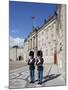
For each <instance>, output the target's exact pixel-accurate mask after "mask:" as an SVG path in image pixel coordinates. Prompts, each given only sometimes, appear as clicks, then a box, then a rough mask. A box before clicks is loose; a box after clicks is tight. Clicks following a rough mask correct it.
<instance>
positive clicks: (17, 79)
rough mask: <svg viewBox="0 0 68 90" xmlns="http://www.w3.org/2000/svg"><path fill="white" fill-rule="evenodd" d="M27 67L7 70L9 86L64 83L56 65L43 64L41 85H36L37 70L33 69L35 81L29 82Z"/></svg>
mask: <svg viewBox="0 0 68 90" xmlns="http://www.w3.org/2000/svg"><path fill="white" fill-rule="evenodd" d="M29 81H30V77H29V67H28V66H24V67H22V68H19V69H16V70H11V71H9V88H11V89H15V88H16V89H19V88H34V87H45V86H56V85H65V80H64V79H63V77H62V76H61V74H60V73H59V72H58V68H57V65H52V64H51V65H44V73H43V81H42V85H38V84H37V83H38V80H37V70H35V83H33V84H30V83H29Z"/></svg>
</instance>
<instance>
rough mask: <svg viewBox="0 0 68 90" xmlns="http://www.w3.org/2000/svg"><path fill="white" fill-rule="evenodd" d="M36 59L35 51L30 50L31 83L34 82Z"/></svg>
mask: <svg viewBox="0 0 68 90" xmlns="http://www.w3.org/2000/svg"><path fill="white" fill-rule="evenodd" d="M34 64H35V59H34V52H33V51H30V52H29V60H28V65H29V70H30V79H31V81H30V83H34V70H35V66H34Z"/></svg>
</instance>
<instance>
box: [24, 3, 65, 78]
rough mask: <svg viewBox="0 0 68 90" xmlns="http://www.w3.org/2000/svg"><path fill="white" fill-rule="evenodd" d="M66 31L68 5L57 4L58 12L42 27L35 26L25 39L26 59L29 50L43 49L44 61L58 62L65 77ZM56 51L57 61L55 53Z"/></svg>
mask: <svg viewBox="0 0 68 90" xmlns="http://www.w3.org/2000/svg"><path fill="white" fill-rule="evenodd" d="M65 32H66V5H61V4H59V5H57V11H56V13H55V14H54V15H53V16H51V17H49V18H48V20H47V21H46V22H44V24H43V25H42V26H41V27H40V28H35V29H33V31H32V32H31V33H30V34H29V36H28V37H27V39H25V41H24V61H27V60H28V58H29V51H30V50H32V51H34V53H35V56H34V57H36V52H37V50H42V52H43V58H44V62H45V63H48V64H57V65H58V67H59V68H60V69H59V71H60V72H61V73H62V75H63V77H65V65H66V61H65V60H66V58H65V55H66V52H65V46H66V45H65V41H66V38H65ZM55 53H56V61H55V59H54V54H55Z"/></svg>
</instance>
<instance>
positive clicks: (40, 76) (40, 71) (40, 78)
mask: <svg viewBox="0 0 68 90" xmlns="http://www.w3.org/2000/svg"><path fill="white" fill-rule="evenodd" d="M42 79H43V70H38V80H39V81H42Z"/></svg>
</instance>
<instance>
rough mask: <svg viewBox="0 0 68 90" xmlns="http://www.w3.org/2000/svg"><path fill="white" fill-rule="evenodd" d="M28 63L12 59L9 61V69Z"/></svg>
mask: <svg viewBox="0 0 68 90" xmlns="http://www.w3.org/2000/svg"><path fill="white" fill-rule="evenodd" d="M26 65H27V63H25V62H24V61H11V62H9V70H15V69H18V68H21V67H23V66H26Z"/></svg>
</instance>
